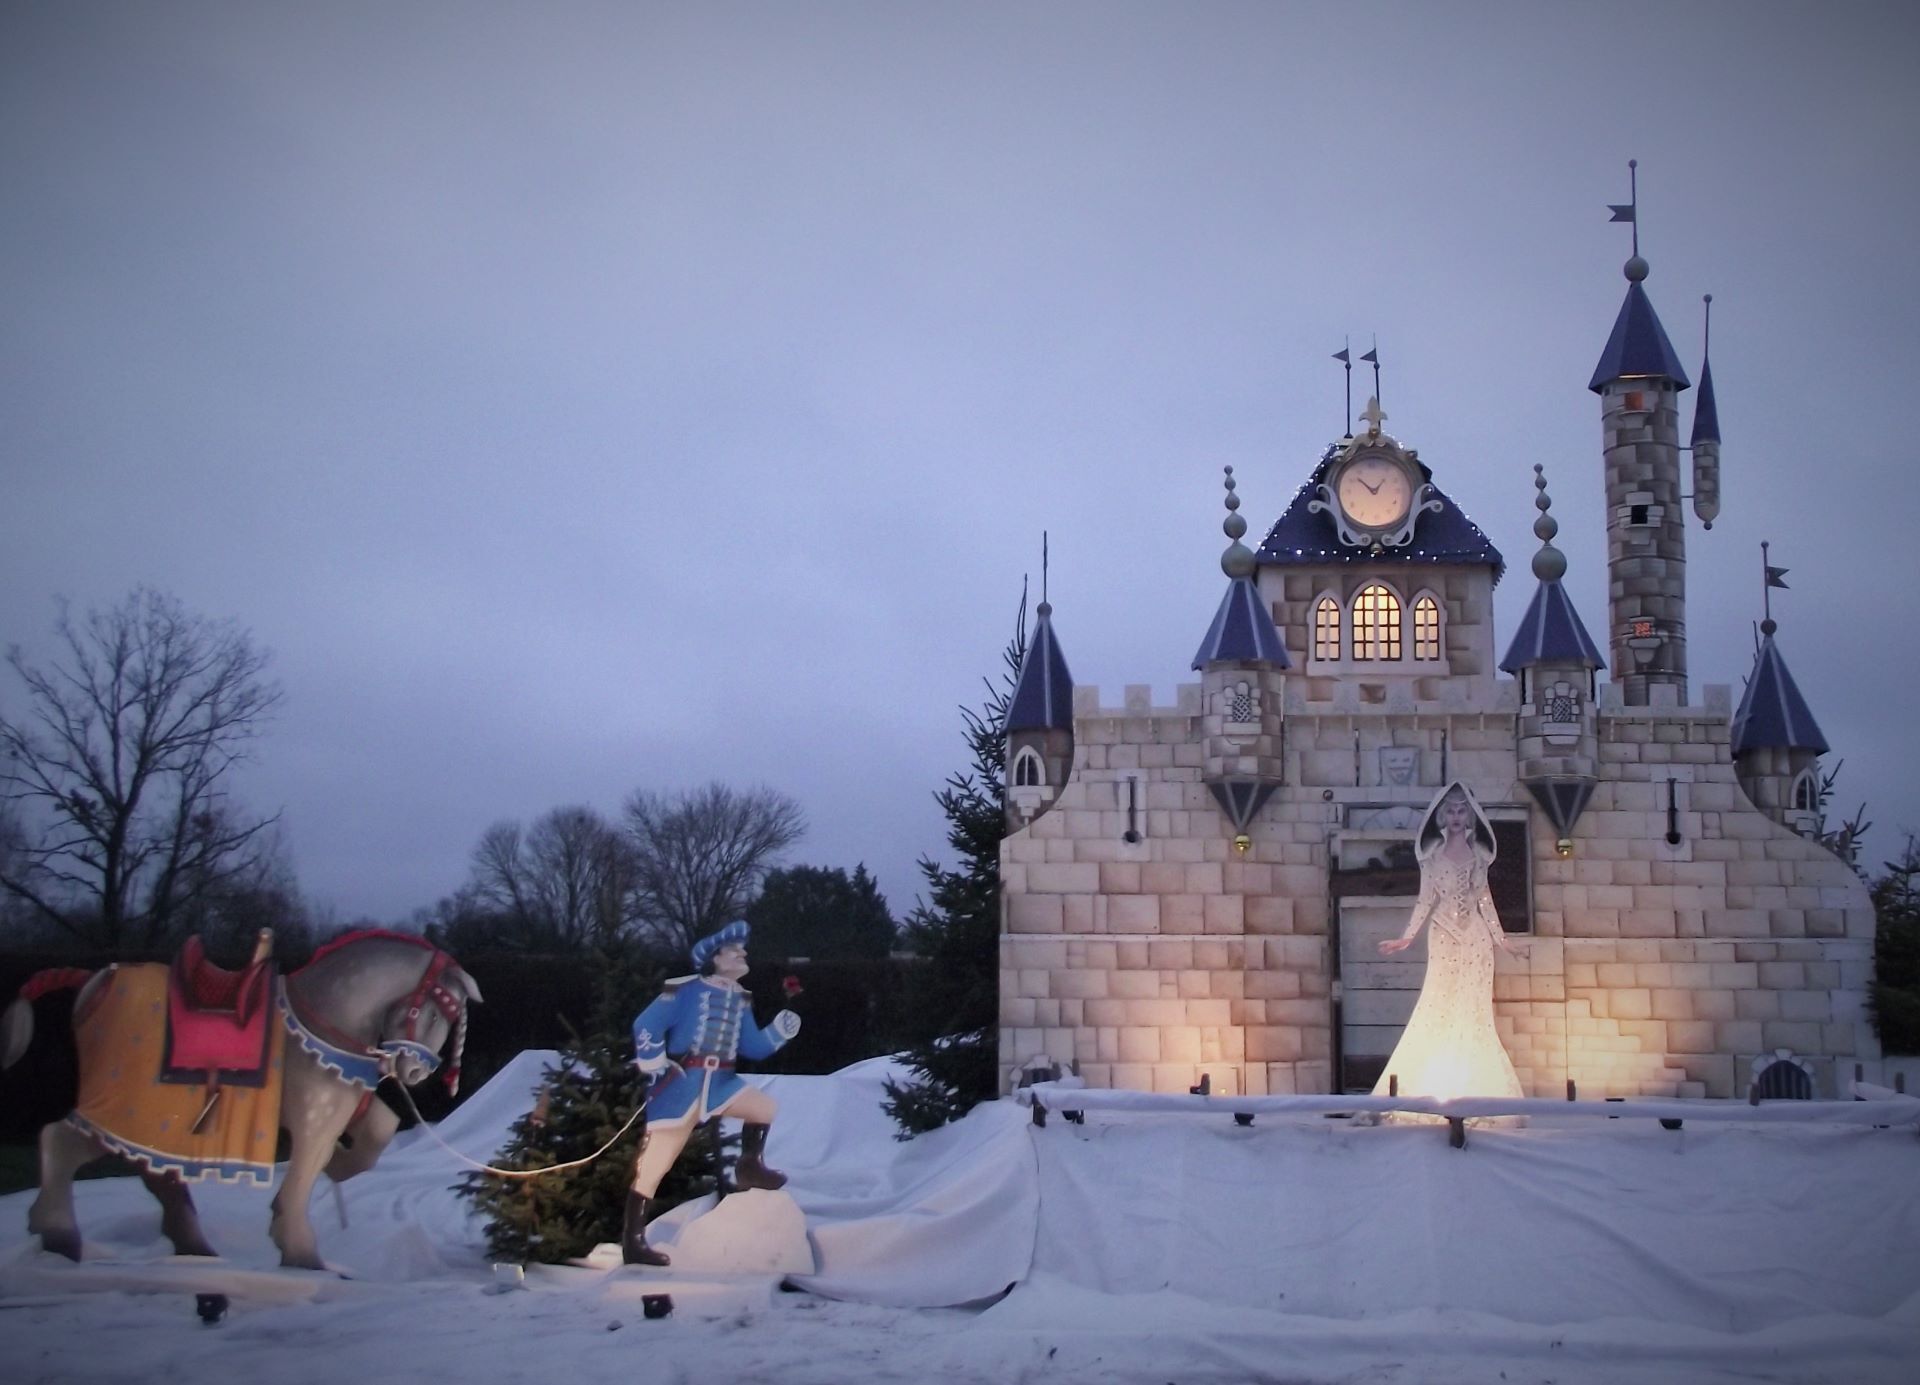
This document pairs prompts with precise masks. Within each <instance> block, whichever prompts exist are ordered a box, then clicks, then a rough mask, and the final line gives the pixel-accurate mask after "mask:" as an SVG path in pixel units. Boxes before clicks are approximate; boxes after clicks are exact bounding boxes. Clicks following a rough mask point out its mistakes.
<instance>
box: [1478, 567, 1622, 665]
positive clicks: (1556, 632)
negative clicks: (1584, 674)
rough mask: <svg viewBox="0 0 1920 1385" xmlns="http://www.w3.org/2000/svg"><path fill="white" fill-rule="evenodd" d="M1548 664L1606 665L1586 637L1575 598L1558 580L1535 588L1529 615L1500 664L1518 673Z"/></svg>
mask: <svg viewBox="0 0 1920 1385" xmlns="http://www.w3.org/2000/svg"><path fill="white" fill-rule="evenodd" d="M1546 663H1555V664H1580V665H1582V666H1584V667H1586V668H1605V667H1606V666H1607V661H1606V660H1605V659H1603V658H1601V657H1600V650H1599V648H1598V647H1597V646H1596V645H1595V644H1594V642H1593V639H1592V637H1591V636H1589V635H1588V634H1587V627H1586V626H1585V625H1583V624H1581V622H1580V613H1579V612H1578V611H1576V610H1574V609H1573V599H1572V598H1571V597H1569V596H1568V595H1567V591H1566V588H1565V587H1562V586H1561V585H1560V583H1559V581H1558V579H1556V580H1554V581H1551V582H1542V583H1541V584H1540V585H1539V587H1538V588H1536V589H1535V591H1534V593H1533V601H1532V603H1531V604H1529V605H1528V607H1527V613H1526V614H1525V615H1524V616H1521V617H1520V628H1519V629H1518V630H1516V631H1515V632H1514V636H1513V643H1512V644H1510V645H1508V646H1507V657H1506V658H1504V659H1502V660H1501V661H1500V667H1501V668H1502V669H1503V670H1505V671H1506V672H1508V673H1518V672H1519V671H1520V670H1521V669H1523V668H1529V667H1531V666H1532V665H1534V664H1546Z"/></svg>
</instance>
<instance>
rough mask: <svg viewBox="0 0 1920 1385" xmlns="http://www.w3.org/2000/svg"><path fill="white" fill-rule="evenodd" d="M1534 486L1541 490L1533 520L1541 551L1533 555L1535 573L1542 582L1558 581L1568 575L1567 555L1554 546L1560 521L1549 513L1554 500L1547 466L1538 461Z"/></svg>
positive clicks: (1535, 505) (1535, 467)
mask: <svg viewBox="0 0 1920 1385" xmlns="http://www.w3.org/2000/svg"><path fill="white" fill-rule="evenodd" d="M1533 488H1534V490H1536V491H1537V492H1539V494H1537V495H1535V496H1534V497H1533V504H1534V508H1535V509H1537V510H1539V511H1540V517H1539V518H1538V519H1536V520H1534V522H1533V534H1534V537H1535V538H1537V539H1539V540H1540V551H1539V552H1538V553H1536V554H1534V555H1533V575H1534V576H1535V577H1536V578H1538V579H1539V580H1540V581H1542V582H1558V581H1559V580H1560V579H1561V578H1562V577H1565V576H1566V575H1567V555H1566V554H1564V553H1562V552H1561V551H1560V550H1559V549H1557V548H1555V547H1554V546H1553V536H1554V535H1555V534H1557V533H1559V532H1560V521H1559V520H1557V519H1555V518H1554V517H1553V516H1552V515H1550V514H1548V513H1547V511H1548V509H1549V508H1551V506H1552V505H1553V500H1552V499H1551V498H1550V497H1549V496H1548V495H1547V471H1546V468H1545V467H1543V466H1541V465H1540V464H1539V463H1538V462H1535V463H1534V466H1533Z"/></svg>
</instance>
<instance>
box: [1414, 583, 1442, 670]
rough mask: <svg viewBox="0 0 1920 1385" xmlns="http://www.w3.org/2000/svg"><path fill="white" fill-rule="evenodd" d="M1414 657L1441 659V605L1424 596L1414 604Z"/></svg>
mask: <svg viewBox="0 0 1920 1385" xmlns="http://www.w3.org/2000/svg"><path fill="white" fill-rule="evenodd" d="M1413 657H1414V658H1416V659H1438V658H1439V657H1440V603H1439V602H1438V601H1435V600H1434V599H1433V598H1432V597H1431V596H1426V595H1422V596H1421V597H1420V599H1419V600H1418V601H1415V602H1414V603H1413Z"/></svg>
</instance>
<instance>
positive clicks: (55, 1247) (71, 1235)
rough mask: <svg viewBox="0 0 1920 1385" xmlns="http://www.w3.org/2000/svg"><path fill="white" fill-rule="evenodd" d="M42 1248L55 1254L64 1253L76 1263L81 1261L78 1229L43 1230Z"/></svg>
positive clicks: (41, 1234) (41, 1236)
mask: <svg viewBox="0 0 1920 1385" xmlns="http://www.w3.org/2000/svg"><path fill="white" fill-rule="evenodd" d="M40 1248H41V1249H42V1250H46V1251H51V1252H52V1253H53V1254H55V1255H64V1256H66V1257H67V1259H69V1260H71V1261H73V1262H74V1263H75V1264H78V1263H79V1262H80V1233H79V1232H77V1231H42V1232H41V1233H40Z"/></svg>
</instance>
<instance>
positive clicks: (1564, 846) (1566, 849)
mask: <svg viewBox="0 0 1920 1385" xmlns="http://www.w3.org/2000/svg"><path fill="white" fill-rule="evenodd" d="M1553 849H1554V850H1555V851H1557V852H1559V853H1560V857H1561V859H1562V860H1565V859H1566V858H1567V857H1569V856H1571V855H1573V838H1572V837H1562V838H1561V839H1560V840H1559V841H1557V842H1555V843H1554V844H1553Z"/></svg>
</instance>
